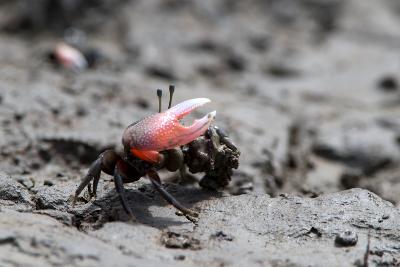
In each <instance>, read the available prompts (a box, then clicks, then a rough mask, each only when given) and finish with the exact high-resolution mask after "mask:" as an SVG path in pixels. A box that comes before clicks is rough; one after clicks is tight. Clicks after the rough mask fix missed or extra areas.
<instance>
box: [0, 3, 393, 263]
mask: <svg viewBox="0 0 400 267" xmlns="http://www.w3.org/2000/svg"><path fill="white" fill-rule="evenodd" d="M54 2H57V1H46V0H42V1H35V3H33V4H32V3H30V1H1V2H0V29H1V31H0V125H1V127H0V263H1V264H0V265H1V266H60V265H61V266H66V265H72V266H111V265H112V266H160V265H161V264H162V265H163V266H399V265H400V245H399V244H400V234H399V233H400V229H399V225H400V213H399V207H400V167H399V166H400V165H399V163H400V74H399V73H400V63H399V62H400V61H399V50H400V31H399V30H398V29H399V26H400V4H399V3H398V1H396V0H383V1H379V0H375V1H374V0H368V1H357V0H351V1H342V0H326V1H314V0H301V1H294V0H276V1H275V0H270V1H256V0H252V1H222V0H221V1H196V2H194V1H185V0H169V1H156V0H154V1H153V0H152V1H115V3H114V4H113V5H110V4H107V2H108V1H98V3H94V2H93V1H59V2H57V3H59V4H54ZM71 3H73V4H71ZM48 25H52V26H51V27H50V26H48ZM70 27H73V28H74V29H75V30H73V31H71V30H68V31H65V29H66V28H70ZM76 29H78V30H76ZM65 36H67V39H68V40H69V41H71V40H73V42H74V43H75V44H76V45H78V46H79V47H81V48H82V49H83V50H85V49H86V50H87V51H88V50H91V51H92V52H93V51H96V53H94V52H93V53H91V55H92V56H93V57H95V58H97V59H98V61H96V64H95V65H93V67H91V68H89V69H86V70H83V71H80V72H73V71H69V70H65V69H63V68H61V67H56V66H55V65H54V64H53V63H51V62H50V60H49V52H51V50H52V49H53V48H54V47H55V45H56V44H57V43H58V42H60V41H62V40H63V38H65ZM86 50H85V51H86ZM95 55H97V56H95ZM171 83H173V84H175V85H176V88H177V89H176V95H175V99H174V103H178V102H180V101H182V100H185V99H188V98H194V97H208V98H210V99H211V100H212V103H210V104H207V105H206V106H204V107H202V108H201V109H200V110H199V111H196V112H194V114H193V115H191V116H190V118H189V119H188V120H187V121H191V120H192V119H194V118H197V117H200V116H202V114H205V112H208V111H211V110H217V118H216V121H215V124H216V125H218V126H219V127H220V128H221V129H223V130H224V131H225V132H226V133H228V135H229V136H230V138H231V139H232V140H233V141H234V142H235V144H236V145H237V146H238V147H239V148H240V150H241V156H240V166H239V168H238V169H237V170H235V171H234V172H233V176H232V181H231V182H230V184H229V186H228V187H227V188H226V189H225V190H222V191H219V192H215V191H212V190H205V189H202V188H200V187H199V185H198V181H200V179H201V178H202V175H201V174H195V175H193V176H190V178H191V179H188V180H185V181H183V182H181V183H174V181H176V180H177V179H176V178H177V177H178V174H177V173H169V172H162V173H161V176H162V178H163V180H164V184H165V186H166V188H167V190H168V191H169V192H170V193H171V194H173V195H174V196H176V197H177V199H178V200H179V201H181V202H182V203H184V204H185V205H186V206H189V207H192V208H193V209H195V210H198V211H199V212H200V219H199V222H198V224H197V225H194V224H192V223H191V222H188V221H187V220H186V219H185V218H184V217H180V216H177V215H176V214H175V210H174V209H173V208H172V207H171V206H169V205H167V204H166V202H165V201H164V200H163V199H162V198H161V197H160V196H159V195H158V193H157V191H155V189H154V188H153V187H152V186H151V184H150V183H149V182H148V181H147V180H146V179H142V180H140V181H138V182H136V183H134V184H128V185H126V188H127V192H128V200H129V203H130V206H131V208H132V210H133V212H134V214H135V215H136V217H137V220H138V222H137V223H131V222H129V221H128V218H127V216H126V215H125V213H124V212H123V209H122V207H121V205H120V203H119V200H118V197H117V195H116V192H115V190H114V184H113V182H112V177H110V176H107V175H102V179H101V181H100V184H99V193H98V196H97V199H96V200H92V201H90V202H87V201H86V200H85V197H82V198H80V199H79V201H78V203H77V205H76V206H75V207H72V206H71V203H70V201H69V200H70V196H71V194H73V192H74V191H75V189H76V187H77V185H78V183H79V181H80V179H81V178H82V177H83V176H84V175H85V172H86V171H87V168H88V166H89V164H90V163H91V162H92V161H93V160H95V159H96V158H97V156H98V154H99V153H101V152H102V151H104V150H105V149H108V148H116V147H118V146H120V140H121V135H122V132H123V130H124V128H125V127H126V126H127V125H129V124H131V123H132V122H134V121H136V120H138V119H140V118H142V117H144V116H146V115H149V114H151V113H153V112H156V110H157V100H156V96H155V89H157V88H165V89H166V88H167V87H168V85H169V84H171ZM164 100H165V102H164V105H163V108H165V107H166V103H167V101H166V97H164ZM193 181H194V182H193ZM354 188H362V189H354Z"/></svg>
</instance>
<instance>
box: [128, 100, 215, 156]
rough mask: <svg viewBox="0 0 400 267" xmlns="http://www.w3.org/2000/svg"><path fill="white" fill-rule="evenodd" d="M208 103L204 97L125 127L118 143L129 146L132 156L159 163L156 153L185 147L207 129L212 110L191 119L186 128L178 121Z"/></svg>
mask: <svg viewBox="0 0 400 267" xmlns="http://www.w3.org/2000/svg"><path fill="white" fill-rule="evenodd" d="M208 102H210V99H208V98H195V99H190V100H186V101H184V102H182V103H179V104H178V105H176V106H174V107H172V108H170V109H168V110H167V111H165V112H163V113H157V114H154V115H151V116H149V117H146V118H144V119H142V120H140V121H138V122H137V123H135V124H133V125H131V126H129V127H128V128H126V130H125V132H124V135H123V137H122V143H123V144H124V146H125V147H129V149H130V151H131V152H132V154H134V155H135V156H137V157H139V158H141V159H143V160H146V161H149V162H159V161H160V155H159V153H158V151H163V150H168V149H172V148H175V147H178V146H182V145H186V144H187V143H190V142H191V141H193V140H194V139H196V138H197V137H199V136H200V135H202V134H203V133H204V132H205V131H206V130H207V129H208V127H209V126H210V124H211V122H212V121H213V120H214V118H215V115H216V111H213V112H210V113H208V114H207V115H206V116H204V117H203V118H201V119H198V120H195V121H194V122H193V124H192V125H190V126H183V125H182V124H180V123H179V119H182V118H183V117H185V116H186V115H188V114H189V113H190V112H192V111H193V110H194V109H196V108H198V107H199V106H202V105H204V104H206V103H208Z"/></svg>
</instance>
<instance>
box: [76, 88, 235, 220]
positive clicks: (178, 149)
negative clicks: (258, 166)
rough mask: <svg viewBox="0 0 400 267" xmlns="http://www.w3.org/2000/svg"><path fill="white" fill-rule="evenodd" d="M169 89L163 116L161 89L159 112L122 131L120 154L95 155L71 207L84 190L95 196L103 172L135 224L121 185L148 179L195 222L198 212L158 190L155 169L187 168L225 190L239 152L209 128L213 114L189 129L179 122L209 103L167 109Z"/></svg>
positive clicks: (195, 102)
mask: <svg viewBox="0 0 400 267" xmlns="http://www.w3.org/2000/svg"><path fill="white" fill-rule="evenodd" d="M174 90H175V87H174V86H173V85H171V86H170V87H169V92H170V97H169V105H168V109H167V110H166V111H164V112H161V98H162V90H160V89H158V90H157V96H158V101H159V113H156V114H153V115H150V116H148V117H145V118H143V119H141V120H139V121H136V122H134V123H132V124H131V125H129V126H128V127H127V128H126V129H125V131H124V133H123V136H122V144H123V150H121V151H117V150H106V151H104V152H103V153H101V154H100V155H99V157H98V158H97V159H96V160H95V161H94V162H93V163H92V165H91V166H90V168H89V171H88V172H87V174H86V176H85V177H84V178H83V180H82V182H81V183H80V185H79V186H78V188H77V189H76V191H75V196H74V198H73V205H75V203H76V201H77V199H78V197H79V195H80V194H81V192H82V191H83V189H84V188H85V187H86V186H87V187H88V192H89V195H90V197H96V191H97V186H98V183H99V179H100V174H101V172H104V173H106V174H109V175H112V176H114V183H115V187H116V191H117V193H118V195H119V199H120V201H121V204H122V207H123V209H124V210H125V212H126V213H127V214H128V216H129V218H130V220H132V221H135V216H134V215H133V213H132V210H131V209H130V207H129V205H128V200H127V197H126V194H125V190H124V186H123V184H124V183H131V182H135V181H137V180H139V179H140V178H141V177H143V176H147V177H148V178H149V180H150V181H151V183H152V184H153V186H154V187H155V189H156V190H157V191H158V192H159V193H160V194H161V196H162V197H163V198H164V199H165V200H166V201H167V202H168V203H170V204H171V205H172V206H174V207H175V208H176V209H177V210H179V211H180V212H181V214H182V215H184V216H185V217H186V218H187V219H188V220H190V221H192V222H195V221H196V218H197V217H198V213H197V212H195V211H193V210H191V209H188V208H186V207H184V206H183V205H182V204H181V203H179V202H178V201H177V200H176V199H175V198H174V197H173V196H172V195H171V194H170V193H169V192H168V191H167V190H166V189H165V188H164V187H163V186H162V183H161V179H160V177H159V175H158V173H157V171H158V170H160V169H163V168H165V169H167V170H168V171H171V172H174V171H178V170H182V169H183V168H185V165H186V166H188V167H189V171H191V172H192V173H196V172H200V171H202V172H205V173H206V176H205V178H204V179H203V180H205V181H208V180H213V183H214V184H215V183H217V184H220V185H221V186H226V184H227V183H228V181H229V180H230V175H231V174H232V168H237V167H238V158H239V155H240V152H239V151H238V150H237V148H236V147H235V146H234V144H233V143H232V141H230V139H229V138H228V137H227V135H226V134H224V133H223V132H222V131H221V130H220V129H219V128H218V127H216V126H210V125H211V122H212V121H213V120H214V118H215V115H216V111H212V112H210V113H208V114H207V115H205V116H204V117H202V118H201V119H197V120H195V121H194V122H193V124H192V125H190V126H183V125H182V124H180V122H179V120H180V119H182V118H183V117H185V116H186V115H188V114H189V113H191V112H192V111H193V110H194V109H196V108H198V107H200V106H202V105H204V104H206V103H209V102H210V100H209V99H208V98H195V99H190V100H186V101H183V102H182V103H179V104H177V105H176V106H173V107H171V103H172V97H173V93H174ZM92 181H93V189H92V186H91V182H92ZM200 185H201V183H200ZM210 187H211V186H210Z"/></svg>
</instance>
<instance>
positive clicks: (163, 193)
mask: <svg viewBox="0 0 400 267" xmlns="http://www.w3.org/2000/svg"><path fill="white" fill-rule="evenodd" d="M147 176H148V177H149V179H150V181H151V183H152V184H153V185H154V187H155V188H156V189H157V191H158V192H159V193H160V195H161V196H162V197H163V198H164V199H165V200H166V201H167V202H168V203H169V204H171V205H172V206H174V207H175V208H176V209H177V210H179V211H181V212H182V213H183V214H186V215H190V216H193V217H198V216H199V214H198V213H197V212H195V211H193V210H190V209H188V208H185V207H184V206H183V205H182V204H181V203H179V201H178V200H176V199H175V198H174V197H173V196H172V195H171V194H170V193H168V191H167V190H165V188H164V187H163V186H162V185H161V180H160V177H159V176H158V174H157V172H156V171H154V170H150V171H149V172H148V173H147Z"/></svg>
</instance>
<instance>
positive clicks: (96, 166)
mask: <svg viewBox="0 0 400 267" xmlns="http://www.w3.org/2000/svg"><path fill="white" fill-rule="evenodd" d="M101 162H102V157H99V158H98V159H96V161H95V162H93V163H92V165H91V166H90V168H89V171H88V173H87V174H86V176H85V177H84V178H83V179H82V182H81V183H80V184H79V186H78V188H77V189H76V190H75V196H74V200H73V203H72V205H75V203H76V200H77V199H78V196H79V195H80V194H81V193H82V191H83V189H85V187H86V186H88V189H89V193H91V192H90V191H91V190H90V182H91V181H92V180H93V179H94V180H95V181H96V180H97V181H98V180H99V179H100V173H101V169H102V164H101ZM96 187H97V185H96ZM93 188H94V187H93ZM90 195H92V193H91V194H90Z"/></svg>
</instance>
